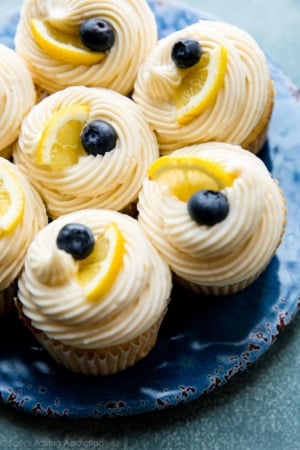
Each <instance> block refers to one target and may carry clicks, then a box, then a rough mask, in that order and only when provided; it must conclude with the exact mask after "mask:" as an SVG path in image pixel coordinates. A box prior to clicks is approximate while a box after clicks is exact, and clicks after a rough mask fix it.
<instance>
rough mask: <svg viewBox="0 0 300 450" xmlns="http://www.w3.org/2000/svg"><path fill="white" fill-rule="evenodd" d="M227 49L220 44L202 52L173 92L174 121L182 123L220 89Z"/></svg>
mask: <svg viewBox="0 0 300 450" xmlns="http://www.w3.org/2000/svg"><path fill="white" fill-rule="evenodd" d="M227 53H228V52H227V49H226V48H225V47H223V46H221V45H219V46H217V47H215V48H214V49H213V50H212V51H211V52H209V53H203V55H202V56H201V59H200V61H199V63H197V64H196V65H194V66H193V67H191V68H190V69H189V70H188V71H187V74H186V75H185V76H184V78H183V79H182V81H181V84H180V86H179V87H178V89H177V90H176V93H175V104H176V121H177V122H178V123H179V124H181V125H184V124H186V123H188V122H190V121H191V120H193V119H194V118H195V116H197V115H199V114H201V113H202V112H203V111H204V109H205V108H207V107H208V106H209V105H211V104H212V103H213V102H214V101H215V99H216V96H217V94H218V92H219V90H220V89H221V87H222V85H223V82H224V78H225V73H226V67H227Z"/></svg>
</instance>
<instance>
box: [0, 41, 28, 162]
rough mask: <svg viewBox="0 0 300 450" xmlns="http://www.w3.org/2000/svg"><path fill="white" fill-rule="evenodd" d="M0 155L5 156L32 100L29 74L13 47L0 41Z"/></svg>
mask: <svg viewBox="0 0 300 450" xmlns="http://www.w3.org/2000/svg"><path fill="white" fill-rule="evenodd" d="M0 86H1V88H0V156H2V157H4V158H7V159H9V158H10V156H11V152H12V144H13V143H14V142H15V141H16V139H17V137H18V133H19V130H20V126H21V122H22V120H23V118H24V117H25V116H26V114H27V113H28V112H29V111H30V109H31V108H32V106H33V105H34V104H35V101H36V93H35V89H34V85H33V81H32V78H31V75H30V73H29V71H28V69H27V67H26V65H25V63H24V61H23V60H22V59H21V58H20V56H19V55H17V54H16V53H15V52H14V50H11V49H10V48H8V47H6V46H5V45H2V44H0Z"/></svg>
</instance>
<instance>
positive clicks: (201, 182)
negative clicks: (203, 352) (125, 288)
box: [138, 142, 285, 295]
mask: <svg viewBox="0 0 300 450" xmlns="http://www.w3.org/2000/svg"><path fill="white" fill-rule="evenodd" d="M138 211H139V216H138V219H139V223H140V224H141V226H142V227H143V229H144V231H145V232H146V234H147V236H148V238H149V239H150V240H151V241H152V243H153V244H154V246H155V247H156V249H157V250H158V251H159V253H160V254H161V255H162V257H163V258H164V260H165V261H166V262H167V263H168V264H169V265H170V267H171V269H172V271H173V273H174V275H175V278H176V279H177V280H179V281H180V282H181V283H182V284H183V285H185V286H186V287H188V288H190V289H192V290H193V291H195V292H198V293H204V294H208V295H225V294H229V293H234V292H237V291H240V290H241V289H243V288H245V287H246V286H248V285H249V284H251V283H252V282H253V281H254V280H255V279H256V278H257V277H258V276H259V275H260V274H261V273H262V272H263V271H264V269H265V268H266V267H267V265H268V263H269V262H270V260H271V258H272V256H273V255H274V253H275V252H276V249H277V247H278V245H279V243H280V242H281V238H282V235H283V232H284V226H285V202H284V199H283V194H282V191H281V189H280V188H279V186H278V183H277V182H276V181H275V180H274V179H273V178H272V176H271V174H270V173H269V171H268V170H267V168H266V166H265V165H264V163H263V162H262V160H261V159H260V158H258V157H257V156H256V155H254V154H253V153H251V152H248V151H245V150H244V149H242V148H241V147H240V146H237V145H233V144H228V143H220V142H211V143H204V144H199V145H193V146H190V147H185V148H183V149H180V150H177V151H175V152H173V153H172V154H171V155H166V156H162V157H161V158H159V159H158V160H157V161H156V162H154V163H153V164H152V166H151V167H150V168H149V175H148V177H147V178H146V179H145V182H144V184H143V188H142V191H141V193H140V196H139V202H138Z"/></svg>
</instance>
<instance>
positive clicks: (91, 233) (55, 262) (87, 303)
mask: <svg viewBox="0 0 300 450" xmlns="http://www.w3.org/2000/svg"><path fill="white" fill-rule="evenodd" d="M170 290H171V274H170V270H169V267H168V266H167V264H166V263H165V262H164V261H163V260H162V258H161V257H160V256H159V255H158V253H157V252H156V250H155V249H154V247H153V246H152V244H150V242H149V241H148V240H147V239H146V237H145V235H144V233H143V231H142V229H141V227H140V226H139V224H138V222H137V220H136V219H133V218H132V217H130V216H127V215H125V214H122V213H118V212H115V211H109V210H100V209H91V210H82V211H77V212H75V213H72V214H69V215H65V216H61V217H60V218H59V219H56V220H55V221H53V222H51V223H50V224H49V225H48V226H47V227H45V228H44V229H43V230H42V231H41V232H40V233H39V234H38V235H37V237H36V239H35V240H34V241H33V242H32V244H31V245H30V248H29V250H28V254H27V257H26V261H25V266H24V270H23V273H22V276H21V277H20V279H19V295H18V297H19V300H18V302H17V305H18V309H19V313H20V315H21V317H22V319H23V320H24V321H25V323H26V324H27V326H29V327H30V329H31V330H32V332H33V333H34V334H35V336H36V337H37V339H38V340H39V341H40V342H41V344H42V345H43V346H44V347H45V348H46V349H47V351H48V352H49V354H50V355H51V356H52V357H53V358H54V359H55V360H56V361H57V362H58V363H60V364H62V365H64V366H65V367H67V368H68V369H70V370H73V371H75V372H81V373H84V374H90V375H107V374H112V373H115V372H119V371H121V370H123V369H125V368H127V367H129V366H131V365H133V364H135V363H136V362H137V361H138V360H139V359H141V358H143V357H145V356H146V355H147V354H148V353H149V351H150V350H151V349H152V347H153V346H154V345H155V343H156V340H157V333H158V330H159V328H160V324H161V321H162V319H163V317H164V315H165V313H166V310H167V305H168V299H169V295H170Z"/></svg>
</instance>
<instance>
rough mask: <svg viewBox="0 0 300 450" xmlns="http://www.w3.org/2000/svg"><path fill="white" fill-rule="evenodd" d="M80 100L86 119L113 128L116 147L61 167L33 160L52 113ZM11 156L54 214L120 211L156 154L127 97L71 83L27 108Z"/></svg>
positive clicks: (153, 139) (140, 117)
mask: <svg viewBox="0 0 300 450" xmlns="http://www.w3.org/2000/svg"><path fill="white" fill-rule="evenodd" d="M83 104H84V105H88V106H89V110H90V112H89V119H88V121H93V120H104V121H106V122H108V123H109V124H110V125H111V126H112V127H113V128H114V129H115V131H116V134H117V136H118V139H117V144H116V147H115V148H114V149H113V150H112V151H110V152H107V153H105V155H97V156H94V155H88V154H86V156H82V157H80V158H79V161H78V163H77V164H75V165H73V166H71V167H68V168H66V169H64V170H51V171H50V170H48V169H47V168H44V167H42V166H41V165H39V164H37V158H36V151H37V145H38V142H39V139H40V137H41V133H42V131H43V129H44V127H45V126H46V124H47V122H48V121H49V120H50V118H51V117H52V114H53V113H54V112H55V111H58V110H59V109H61V108H63V107H65V106H69V105H83ZM13 156H14V160H15V163H16V164H17V165H18V166H19V167H20V169H21V170H22V171H24V172H25V173H26V174H27V175H28V177H29V178H30V180H31V182H32V183H33V185H34V186H35V187H36V189H37V190H38V191H39V192H40V194H41V196H42V198H43V199H44V201H45V203H46V205H47V208H48V213H49V215H50V216H51V217H52V218H55V217H58V216H60V215H62V214H67V213H69V212H72V211H75V210H79V209H83V208H92V207H97V208H105V209H112V210H118V211H120V210H123V209H124V208H125V207H126V206H128V205H129V204H130V203H131V202H134V201H135V200H136V199H137V196H138V192H139V190H140V188H141V185H142V182H143V179H144V177H145V175H146V172H147V168H148V166H149V165H150V164H151V163H152V162H153V161H154V160H155V159H156V158H157V157H158V145H157V140H156V137H155V135H154V133H153V132H152V130H151V129H150V127H149V125H148V124H147V122H146V120H145V119H144V117H143V115H142V113H141V111H140V109H139V107H138V106H137V105H136V104H135V103H134V102H133V101H132V100H130V99H128V98H127V97H125V96H123V95H121V94H119V93H117V92H114V91H112V90H109V89H102V88H86V87H82V86H76V87H69V88H66V89H64V90H63V91H60V92H57V93H55V94H52V95H51V96H48V97H46V98H45V99H44V100H43V101H41V102H40V103H39V104H37V105H36V106H35V107H34V108H33V109H32V110H31V112H30V114H28V116H27V117H26V119H25V120H24V121H23V124H22V129H21V133H20V136H19V140H18V143H17V145H16V147H15V150H14V154H13Z"/></svg>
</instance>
